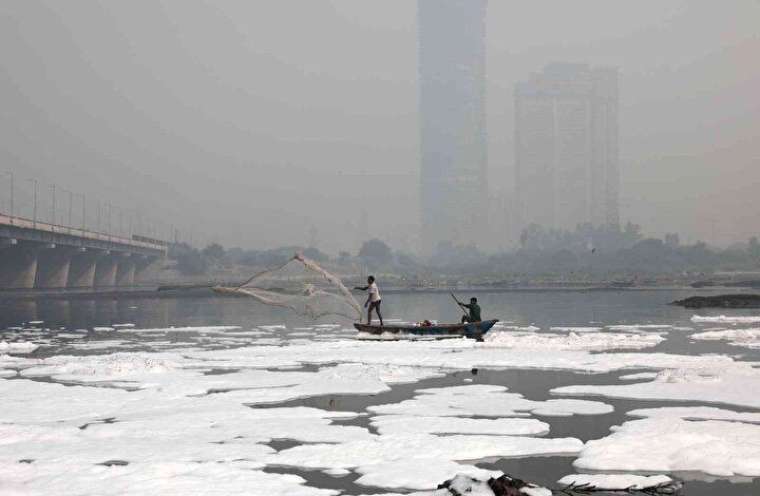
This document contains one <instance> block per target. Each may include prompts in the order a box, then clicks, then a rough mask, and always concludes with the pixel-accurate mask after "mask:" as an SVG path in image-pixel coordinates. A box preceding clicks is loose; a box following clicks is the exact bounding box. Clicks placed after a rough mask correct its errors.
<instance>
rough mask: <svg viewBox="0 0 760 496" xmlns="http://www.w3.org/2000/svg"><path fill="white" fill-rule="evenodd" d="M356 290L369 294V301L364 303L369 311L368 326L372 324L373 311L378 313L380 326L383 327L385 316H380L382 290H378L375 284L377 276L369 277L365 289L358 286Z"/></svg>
mask: <svg viewBox="0 0 760 496" xmlns="http://www.w3.org/2000/svg"><path fill="white" fill-rule="evenodd" d="M354 289H358V290H361V291H366V292H367V301H365V302H364V308H366V309H367V324H372V310H374V311H375V312H377V317H378V318H379V319H380V326H382V325H383V316H382V315H381V314H380V303H381V302H382V299H381V298H380V290H379V289H377V284H375V276H369V277H368V278H367V285H366V286H364V287H360V286H357V287H355V288H354Z"/></svg>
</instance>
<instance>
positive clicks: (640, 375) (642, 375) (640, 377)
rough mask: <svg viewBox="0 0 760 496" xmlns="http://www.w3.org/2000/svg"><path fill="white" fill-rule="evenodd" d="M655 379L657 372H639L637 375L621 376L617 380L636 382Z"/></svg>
mask: <svg viewBox="0 0 760 496" xmlns="http://www.w3.org/2000/svg"><path fill="white" fill-rule="evenodd" d="M655 378H657V372H639V373H638V374H626V375H621V376H620V378H619V379H620V380H621V381H638V380H644V379H655Z"/></svg>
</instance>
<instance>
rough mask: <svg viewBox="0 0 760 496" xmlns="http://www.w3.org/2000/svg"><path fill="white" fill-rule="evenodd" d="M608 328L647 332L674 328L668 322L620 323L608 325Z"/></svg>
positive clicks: (611, 329)
mask: <svg viewBox="0 0 760 496" xmlns="http://www.w3.org/2000/svg"><path fill="white" fill-rule="evenodd" d="M607 329H609V330H610V331H622V332H646V331H662V330H668V329H673V326H672V325H668V324H618V325H611V326H607Z"/></svg>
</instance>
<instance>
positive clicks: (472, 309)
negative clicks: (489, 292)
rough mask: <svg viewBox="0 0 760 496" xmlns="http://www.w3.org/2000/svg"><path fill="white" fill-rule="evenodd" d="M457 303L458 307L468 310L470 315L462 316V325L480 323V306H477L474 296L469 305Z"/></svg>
mask: <svg viewBox="0 0 760 496" xmlns="http://www.w3.org/2000/svg"><path fill="white" fill-rule="evenodd" d="M457 303H459V306H460V307H462V308H466V309H467V310H469V313H470V315H462V323H463V324H464V323H465V322H480V321H481V320H482V319H481V318H480V305H478V299H477V298H475V297H474V296H473V297H472V298H470V303H469V304H467V303H460V302H458V301H457Z"/></svg>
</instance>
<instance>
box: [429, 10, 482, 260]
mask: <svg viewBox="0 0 760 496" xmlns="http://www.w3.org/2000/svg"><path fill="white" fill-rule="evenodd" d="M487 5H488V2H487V0H418V3H417V8H418V24H419V77H420V83H419V85H420V147H421V149H420V162H421V163H420V168H421V171H420V201H421V214H422V244H423V250H424V251H425V252H427V253H431V252H432V251H433V250H434V249H435V247H436V246H437V245H438V244H439V243H440V242H442V241H451V242H452V243H454V244H457V245H468V244H477V242H478V240H479V239H483V236H484V233H485V230H486V226H487V223H488V188H487V183H486V173H487V143H486V120H485V66H486V59H485V29H486V8H487Z"/></svg>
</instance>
